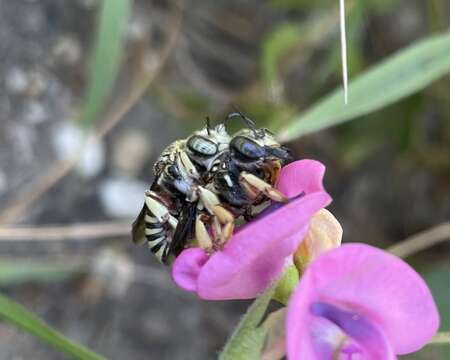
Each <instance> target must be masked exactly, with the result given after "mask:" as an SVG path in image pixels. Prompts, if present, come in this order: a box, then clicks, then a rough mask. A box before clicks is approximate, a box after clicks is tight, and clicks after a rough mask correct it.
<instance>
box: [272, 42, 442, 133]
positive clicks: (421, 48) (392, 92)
mask: <svg viewBox="0 0 450 360" xmlns="http://www.w3.org/2000/svg"><path fill="white" fill-rule="evenodd" d="M449 54H450V33H445V34H442V35H436V36H432V37H429V38H428V39H426V40H422V41H420V42H417V43H415V44H413V45H412V46H410V47H408V48H406V49H404V50H401V51H400V52H398V53H397V54H395V55H393V56H391V57H390V58H388V59H387V60H385V61H384V62H382V63H381V64H379V65H377V66H375V67H373V68H372V69H370V70H368V71H367V72H366V73H364V74H362V75H360V76H358V77H357V78H356V79H354V80H353V81H352V82H351V83H350V86H349V98H348V104H347V105H344V94H343V90H342V89H338V90H335V91H334V92H333V93H332V94H330V95H328V96H327V97H325V98H324V99H322V100H320V101H319V102H317V103H316V104H315V105H313V106H312V107H311V108H310V109H309V110H307V111H306V112H305V113H303V114H302V115H300V116H298V117H296V118H294V119H293V120H292V121H291V123H290V124H288V125H287V126H285V127H283V128H282V129H281V130H280V132H279V133H280V135H279V139H280V140H281V141H289V140H293V139H295V138H297V137H299V136H302V135H305V134H308V133H312V132H315V131H318V130H322V129H325V128H328V127H330V126H334V125H337V124H340V123H343V122H345V121H349V120H352V119H354V118H356V117H358V116H362V115H365V114H368V113H371V112H373V111H376V110H378V109H381V108H383V107H385V106H387V105H389V104H392V103H394V102H395V101H398V100H400V99H402V98H404V97H406V96H408V95H411V94H413V93H415V92H417V91H419V90H421V89H423V88H425V87H426V86H428V85H429V84H431V83H432V82H433V81H435V80H437V79H439V78H440V77H442V76H443V75H445V74H447V73H448V72H449V71H450V56H449Z"/></svg>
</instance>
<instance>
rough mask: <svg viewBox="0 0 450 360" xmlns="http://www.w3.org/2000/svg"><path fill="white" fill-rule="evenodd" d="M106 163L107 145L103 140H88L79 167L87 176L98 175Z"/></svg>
mask: <svg viewBox="0 0 450 360" xmlns="http://www.w3.org/2000/svg"><path fill="white" fill-rule="evenodd" d="M104 165H105V147H104V144H103V142H102V141H100V140H97V139H91V140H90V141H88V142H86V144H85V146H84V148H83V151H82V154H81V157H80V159H79V161H78V165H77V169H78V172H79V173H80V175H82V176H83V177H85V178H91V177H95V176H97V175H98V174H99V173H100V172H101V171H102V169H103V167H104Z"/></svg>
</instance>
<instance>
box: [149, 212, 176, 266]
mask: <svg viewBox="0 0 450 360" xmlns="http://www.w3.org/2000/svg"><path fill="white" fill-rule="evenodd" d="M145 237H146V239H147V241H148V246H149V248H150V250H151V252H152V253H154V254H155V256H156V257H157V258H158V259H159V260H160V261H162V262H166V260H167V257H168V255H169V247H170V242H171V238H170V237H169V230H168V228H167V223H166V224H162V223H161V222H159V221H158V219H157V218H156V217H155V216H154V215H153V214H152V212H151V211H150V210H149V209H148V208H147V211H146V214H145Z"/></svg>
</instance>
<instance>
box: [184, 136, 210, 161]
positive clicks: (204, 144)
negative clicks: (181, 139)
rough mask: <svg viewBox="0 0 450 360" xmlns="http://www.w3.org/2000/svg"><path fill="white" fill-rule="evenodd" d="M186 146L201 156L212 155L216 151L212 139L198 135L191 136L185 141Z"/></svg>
mask: <svg viewBox="0 0 450 360" xmlns="http://www.w3.org/2000/svg"><path fill="white" fill-rule="evenodd" d="M187 146H188V148H189V149H190V150H191V151H193V152H195V153H197V154H199V155H203V156H212V155H215V154H216V153H217V145H216V144H214V143H213V142H212V141H210V140H208V139H206V138H204V137H202V136H198V135H194V136H191V137H190V139H189V140H188V142H187Z"/></svg>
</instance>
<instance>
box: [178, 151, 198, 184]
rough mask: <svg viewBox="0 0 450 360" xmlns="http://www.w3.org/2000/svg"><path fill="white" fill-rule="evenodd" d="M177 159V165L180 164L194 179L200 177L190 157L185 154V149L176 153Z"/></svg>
mask: <svg viewBox="0 0 450 360" xmlns="http://www.w3.org/2000/svg"><path fill="white" fill-rule="evenodd" d="M177 160H178V161H179V167H180V165H181V167H182V168H184V169H185V170H186V171H187V172H188V174H189V175H190V176H191V177H193V178H195V179H199V178H200V175H199V173H198V171H197V168H196V167H195V165H194V164H193V163H192V161H191V159H189V156H188V155H187V154H186V152H185V151H180V152H179V153H178V157H177ZM180 163H181V164H180Z"/></svg>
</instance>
